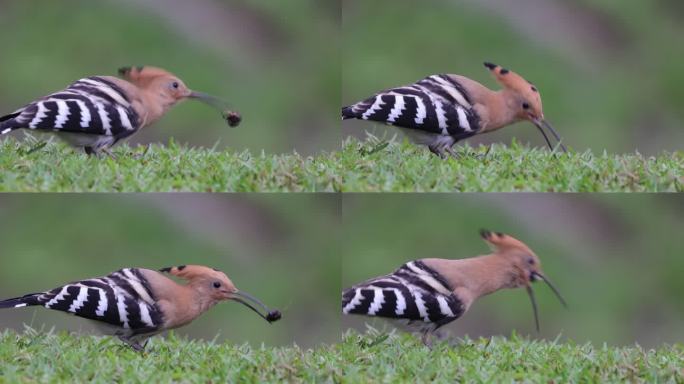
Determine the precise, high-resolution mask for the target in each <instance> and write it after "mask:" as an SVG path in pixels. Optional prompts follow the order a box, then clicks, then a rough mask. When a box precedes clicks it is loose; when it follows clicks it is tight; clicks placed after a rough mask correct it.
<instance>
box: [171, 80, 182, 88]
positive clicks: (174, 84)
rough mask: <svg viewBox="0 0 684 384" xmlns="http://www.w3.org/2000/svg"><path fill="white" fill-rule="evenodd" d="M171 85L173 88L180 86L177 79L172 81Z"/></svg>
mask: <svg viewBox="0 0 684 384" xmlns="http://www.w3.org/2000/svg"><path fill="white" fill-rule="evenodd" d="M171 86H172V87H173V88H174V89H178V87H180V84H178V82H177V81H174V82H173V83H172V84H171Z"/></svg>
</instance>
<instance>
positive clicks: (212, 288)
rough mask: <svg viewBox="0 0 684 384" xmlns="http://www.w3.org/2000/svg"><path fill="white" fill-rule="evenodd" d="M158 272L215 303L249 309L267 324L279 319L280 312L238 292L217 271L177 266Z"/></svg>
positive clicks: (200, 266)
mask: <svg viewBox="0 0 684 384" xmlns="http://www.w3.org/2000/svg"><path fill="white" fill-rule="evenodd" d="M160 271H161V272H166V273H168V274H170V275H173V276H176V277H178V278H180V279H183V280H186V281H188V285H190V286H192V287H193V289H196V290H197V291H198V292H200V294H201V295H202V296H203V297H208V298H210V299H211V300H212V301H214V302H216V303H218V302H220V301H226V300H233V301H237V302H238V303H240V304H243V305H245V306H247V307H249V308H250V309H251V310H253V311H254V312H256V313H257V314H259V316H261V317H263V318H264V319H265V320H267V321H268V322H269V323H270V322H272V321H276V320H278V319H280V312H278V311H277V310H275V311H271V310H270V309H269V308H268V307H267V306H266V305H265V304H264V303H262V302H261V301H260V300H258V299H257V298H255V297H254V296H252V295H250V294H248V293H247V292H244V291H240V290H238V289H237V288H236V287H235V285H234V284H233V282H232V281H231V280H230V279H229V278H228V276H226V274H225V273H223V272H221V271H219V270H217V269H213V268H209V267H205V266H202V265H179V266H175V267H167V268H162V269H160ZM250 302H251V304H250ZM252 304H256V305H257V306H259V307H261V308H263V309H264V310H265V311H266V315H264V314H262V313H261V312H260V311H259V310H257V309H256V308H255V307H254V306H253V305H252Z"/></svg>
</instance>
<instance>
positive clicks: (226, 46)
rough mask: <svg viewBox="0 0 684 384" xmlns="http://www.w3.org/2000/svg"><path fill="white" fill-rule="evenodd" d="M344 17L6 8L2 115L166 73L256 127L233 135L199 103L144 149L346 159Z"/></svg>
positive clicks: (253, 7)
mask: <svg viewBox="0 0 684 384" xmlns="http://www.w3.org/2000/svg"><path fill="white" fill-rule="evenodd" d="M339 13H340V11H339V4H337V3H336V2H333V1H317V0H288V1H286V2H284V1H270V0H193V1H184V0H122V1H114V0H66V1H59V2H54V1H40V0H0V30H2V31H3V33H0V47H2V60H0V113H2V112H5V113H9V112H11V111H13V110H15V109H17V108H18V107H20V106H22V105H24V104H26V103H27V102H30V101H32V100H34V99H35V98H37V97H40V96H43V95H45V94H48V93H51V92H53V91H56V90H59V89H62V88H63V87H65V86H66V85H68V84H70V83H71V82H73V81H74V80H76V79H79V78H82V77H85V76H91V75H116V72H117V69H118V68H119V67H121V66H129V65H156V66H160V67H163V68H166V69H168V70H170V71H171V72H173V73H175V74H176V75H178V76H179V77H180V78H181V79H183V80H184V81H185V83H186V84H187V85H188V86H189V87H190V88H193V89H196V90H201V91H204V92H208V93H212V94H214V95H217V96H220V97H222V98H224V99H226V100H228V101H229V102H230V103H231V105H232V107H233V108H234V109H236V110H238V111H240V112H241V113H242V115H243V119H244V120H243V122H242V124H241V125H240V126H239V127H238V128H235V129H232V128H228V126H227V125H226V123H225V122H224V121H223V120H222V119H221V118H220V115H219V113H218V112H216V111H215V110H213V109H211V108H209V107H207V106H206V105H202V104H200V103H198V102H194V101H188V102H187V103H185V104H183V105H179V106H177V107H176V108H175V109H173V110H172V111H171V112H169V114H168V115H167V116H166V117H165V118H163V119H162V120H160V121H159V122H157V123H156V124H155V125H153V126H152V127H149V128H148V129H146V130H144V131H142V132H140V133H139V134H137V135H135V136H134V137H133V138H132V139H131V140H130V143H132V144H137V143H143V144H146V143H150V142H168V140H169V138H171V137H173V138H174V139H175V140H176V141H177V142H181V143H187V144H189V145H196V146H209V147H212V146H214V145H217V146H218V147H219V148H225V147H228V148H231V149H233V150H243V149H250V150H252V152H256V153H260V152H261V151H262V150H263V151H265V152H267V153H269V152H273V153H291V152H292V151H297V152H298V153H300V154H314V153H316V152H319V151H321V150H328V151H329V150H333V149H337V148H339V143H340V140H341V137H340V130H339V118H338V115H339V105H340V101H339V99H340V63H339ZM12 135H14V136H17V137H23V136H24V133H22V132H21V131H19V132H17V133H13V134H12Z"/></svg>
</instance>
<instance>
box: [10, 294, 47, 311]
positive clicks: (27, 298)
mask: <svg viewBox="0 0 684 384" xmlns="http://www.w3.org/2000/svg"><path fill="white" fill-rule="evenodd" d="M40 295H41V294H40V293H31V294H28V295H24V296H21V297H15V298H13V299H7V300H2V301H0V308H19V307H28V306H31V305H40V301H39V300H38V296H40Z"/></svg>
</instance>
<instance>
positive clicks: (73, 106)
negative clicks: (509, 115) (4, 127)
mask: <svg viewBox="0 0 684 384" xmlns="http://www.w3.org/2000/svg"><path fill="white" fill-rule="evenodd" d="M17 112H18V113H19V114H18V115H16V116H15V117H14V122H13V123H12V126H11V127H12V128H30V129H38V130H45V131H53V132H70V133H81V134H93V135H104V136H112V137H115V138H117V139H121V138H124V137H126V136H129V135H131V134H132V133H134V132H135V131H136V130H137V129H138V128H139V125H140V121H139V117H138V114H137V112H136V111H135V110H134V109H133V107H132V106H131V101H130V100H129V99H128V97H127V96H126V94H125V93H124V91H123V90H122V89H121V88H120V87H118V86H117V85H116V84H114V83H112V82H111V81H108V80H106V79H104V78H102V77H97V76H94V77H88V78H85V79H81V80H78V81H76V82H75V83H73V84H71V85H70V86H69V87H68V88H66V89H64V90H63V91H60V92H56V93H53V94H51V95H49V96H46V97H44V98H42V99H40V100H37V101H34V102H33V103H31V104H29V105H27V106H26V107H24V108H22V109H20V110H19V111H17ZM15 113H16V112H15Z"/></svg>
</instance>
